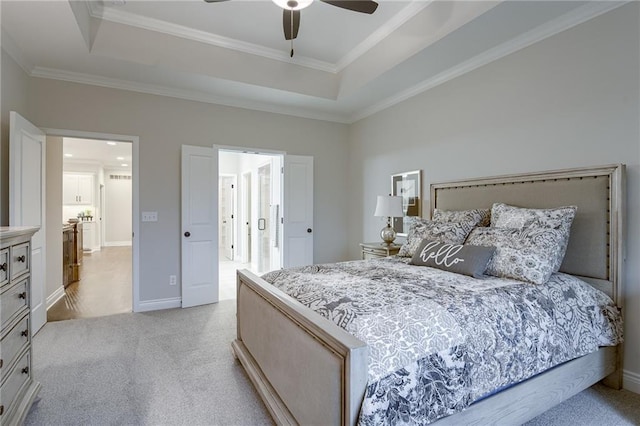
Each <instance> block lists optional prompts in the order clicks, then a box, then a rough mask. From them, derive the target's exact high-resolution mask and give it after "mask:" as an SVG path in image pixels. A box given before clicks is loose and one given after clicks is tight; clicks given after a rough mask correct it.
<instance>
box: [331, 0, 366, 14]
mask: <svg viewBox="0 0 640 426" xmlns="http://www.w3.org/2000/svg"><path fill="white" fill-rule="evenodd" d="M320 1H322V2H325V3H329V4H330V5H332V6H337V7H341V8H343V9H348V10H353V11H354V12H360V13H368V14H369V15H371V14H372V13H373V12H375V11H376V9H377V8H378V3H376V2H375V1H373V0H320Z"/></svg>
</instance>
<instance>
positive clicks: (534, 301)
mask: <svg viewBox="0 0 640 426" xmlns="http://www.w3.org/2000/svg"><path fill="white" fill-rule="evenodd" d="M408 260H409V259H406V258H393V257H392V258H384V259H374V260H367V261H353V262H341V263H333V264H324V265H312V266H306V267H300V268H292V269H285V270H278V271H274V272H270V273H267V274H265V275H263V277H262V278H263V279H264V280H266V281H267V282H269V283H271V284H272V285H274V286H275V287H277V288H279V289H280V290H282V291H284V292H285V293H287V294H289V295H290V296H292V297H293V298H295V299H297V300H298V301H299V302H300V303H302V304H303V305H305V306H307V307H308V308H310V309H312V310H313V311H315V312H316V313H318V314H320V315H322V316H323V317H325V318H327V319H328V320H330V321H332V322H334V323H335V324H337V325H338V326H340V327H342V328H343V329H345V330H346V331H347V332H349V333H351V334H352V335H354V336H356V337H357V338H358V339H360V340H362V341H363V342H365V343H367V345H368V346H369V369H368V383H367V388H366V393H365V397H364V400H363V403H362V408H361V411H360V417H359V423H360V424H361V425H374V424H375V425H380V424H394V425H396V424H428V423H430V422H433V421H435V420H437V419H438V418H441V417H444V416H448V415H451V414H453V413H455V412H458V411H461V410H464V409H465V408H466V407H468V406H469V405H471V404H472V403H473V402H474V401H477V400H479V399H482V398H483V397H485V396H486V395H489V394H491V393H493V392H495V391H496V390H498V389H503V388H505V387H507V386H511V385H513V384H516V383H518V382H520V381H523V380H525V379H527V378H529V377H532V376H534V375H536V374H539V373H541V372H543V371H545V370H547V369H549V368H551V367H554V366H556V365H559V364H562V363H564V362H566V361H569V360H571V359H574V358H577V357H580V356H583V355H586V354H588V353H591V352H594V351H596V350H597V349H598V347H600V346H609V345H617V344H618V343H620V342H621V341H622V319H621V315H620V311H619V309H618V308H617V307H616V306H615V304H614V303H613V302H612V301H611V299H610V298H609V297H608V296H606V295H605V294H604V293H602V292H600V291H598V290H596V289H594V288H593V287H591V286H590V285H588V284H587V283H585V282H583V281H581V280H579V279H577V278H575V277H573V276H571V275H567V274H563V273H556V274H553V275H552V277H551V279H550V280H549V281H548V282H547V283H546V284H543V285H534V284H530V283H524V282H521V281H516V280H510V279H503V278H495V277H484V278H480V279H476V278H471V277H467V276H464V275H458V274H455V273H451V272H446V271H441V270H438V269H433V268H429V267H422V266H414V265H409V264H408V263H407V262H408Z"/></svg>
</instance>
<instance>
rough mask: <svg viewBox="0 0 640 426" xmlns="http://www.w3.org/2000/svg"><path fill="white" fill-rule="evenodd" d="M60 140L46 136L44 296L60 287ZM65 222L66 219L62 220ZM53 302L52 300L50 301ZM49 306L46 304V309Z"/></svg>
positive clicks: (61, 157) (61, 145) (49, 294)
mask: <svg viewBox="0 0 640 426" xmlns="http://www.w3.org/2000/svg"><path fill="white" fill-rule="evenodd" d="M62 148H63V144H62V138H59V137H55V136H47V148H46V149H47V183H46V185H47V202H46V206H47V210H46V215H47V274H46V275H45V276H46V277H47V279H46V292H47V293H46V296H47V297H48V296H51V295H52V294H53V293H54V292H55V291H56V290H59V289H61V288H62V287H63V285H62V221H63V219H62V208H61V206H62V159H63V156H62ZM64 220H65V221H66V219H64ZM52 301H53V300H52ZM49 306H51V304H47V307H49Z"/></svg>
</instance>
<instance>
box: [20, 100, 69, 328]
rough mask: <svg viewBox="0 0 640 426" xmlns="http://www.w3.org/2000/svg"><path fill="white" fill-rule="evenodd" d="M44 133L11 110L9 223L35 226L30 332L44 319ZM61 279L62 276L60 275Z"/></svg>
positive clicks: (39, 325) (39, 326)
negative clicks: (36, 230) (37, 228)
mask: <svg viewBox="0 0 640 426" xmlns="http://www.w3.org/2000/svg"><path fill="white" fill-rule="evenodd" d="M45 144H46V137H45V134H44V132H42V130H40V129H39V128H37V127H36V126H34V125H33V124H31V123H30V122H28V121H27V120H26V119H25V118H24V117H22V116H21V115H20V114H18V113H16V112H14V111H11V113H10V127H9V225H11V226H39V227H40V230H39V231H38V232H36V233H35V234H34V235H33V237H32V238H31V291H30V293H31V294H30V295H31V300H30V303H31V334H32V335H34V334H36V333H37V332H38V330H40V328H42V326H43V325H44V324H45V323H46V322H47V305H46V295H45V271H46V242H45V238H46V237H45V236H46V232H45V230H46V229H45V217H46V212H45V209H46V203H45V194H46V186H45V176H46V173H45V172H46V170H45V166H46V145H45ZM60 278H62V277H60Z"/></svg>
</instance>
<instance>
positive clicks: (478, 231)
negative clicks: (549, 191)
mask: <svg viewBox="0 0 640 426" xmlns="http://www.w3.org/2000/svg"><path fill="white" fill-rule="evenodd" d="M563 241H564V234H563V232H562V231H560V230H558V229H551V228H540V227H538V228H536V227H532V228H525V229H514V228H495V227H489V228H475V229H474V230H473V231H471V234H470V235H469V238H467V244H468V245H477V246H488V247H491V246H493V247H495V248H496V251H495V253H494V255H493V257H492V258H491V260H490V261H489V264H488V265H487V269H486V271H485V273H486V274H488V275H493V276H496V277H502V278H514V279H516V280H520V281H528V282H531V283H534V284H544V283H545V282H547V281H548V280H549V277H550V276H551V274H552V273H554V272H555V271H554V269H553V268H554V265H555V264H556V263H557V261H558V258H559V257H563V256H564V251H563V247H562V243H563Z"/></svg>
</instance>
